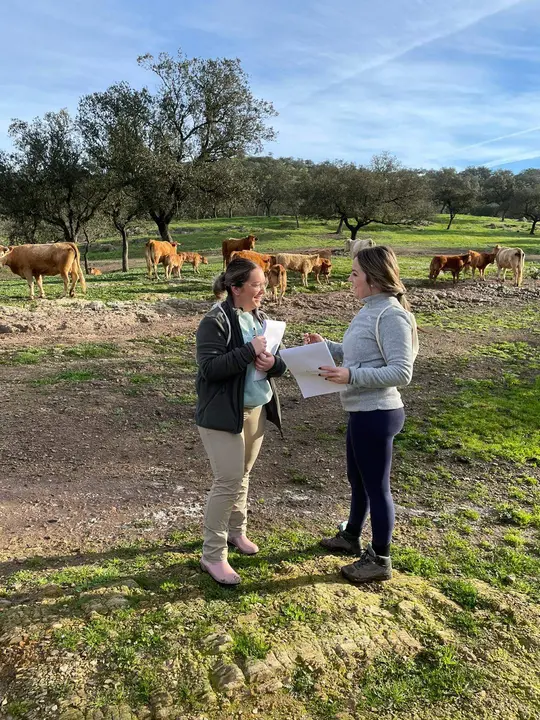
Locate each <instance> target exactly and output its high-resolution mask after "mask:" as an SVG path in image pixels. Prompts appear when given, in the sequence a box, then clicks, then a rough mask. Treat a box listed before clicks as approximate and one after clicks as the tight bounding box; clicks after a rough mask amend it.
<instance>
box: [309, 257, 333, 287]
mask: <svg viewBox="0 0 540 720" xmlns="http://www.w3.org/2000/svg"><path fill="white" fill-rule="evenodd" d="M331 270H332V262H331V261H330V260H327V259H326V258H321V259H320V260H319V262H318V263H315V265H314V266H313V274H314V275H315V279H316V280H317V282H318V283H319V284H320V282H321V278H320V276H321V275H322V276H323V278H324V279H325V282H327V283H329V282H330V272H331Z"/></svg>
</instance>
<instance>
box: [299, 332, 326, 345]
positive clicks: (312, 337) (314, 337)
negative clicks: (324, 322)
mask: <svg viewBox="0 0 540 720" xmlns="http://www.w3.org/2000/svg"><path fill="white" fill-rule="evenodd" d="M318 342H324V338H323V336H322V335H319V333H304V345H313V343H318Z"/></svg>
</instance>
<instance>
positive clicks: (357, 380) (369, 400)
mask: <svg viewBox="0 0 540 720" xmlns="http://www.w3.org/2000/svg"><path fill="white" fill-rule="evenodd" d="M383 311H384V313H383V315H381V312H383ZM380 315H381V317H380V320H379V328H378V329H379V342H380V344H381V347H382V350H383V353H384V355H383V353H381V350H380V348H379V344H378V343H377V338H376V331H375V328H376V324H377V319H378V318H379V316H380ZM413 331H414V332H415V331H416V328H415V326H414V324H413V321H412V319H411V314H410V313H408V312H407V311H406V310H405V309H404V308H403V307H402V306H401V305H400V303H399V301H398V300H397V298H395V297H394V296H393V295H388V294H387V293H379V294H377V295H372V296H370V297H367V298H364V305H363V307H362V308H361V310H360V311H359V312H358V313H357V314H356V315H355V317H354V318H353V320H352V322H351V324H350V325H349V327H348V328H347V331H346V332H345V335H344V336H343V343H335V342H331V341H330V340H326V344H327V345H328V349H329V350H330V353H331V355H332V357H333V358H334V360H336V361H338V362H341V363H342V365H343V367H347V368H349V370H350V374H351V379H350V383H349V384H348V385H345V387H344V389H343V390H342V391H341V393H340V395H341V403H342V405H343V408H344V409H345V410H346V411H347V412H358V411H369V410H395V409H396V408H400V407H403V402H402V400H401V395H400V394H399V392H398V389H397V388H398V387H403V386H405V385H408V384H409V383H410V381H411V378H412V373H413V363H414V357H415V352H414V349H413Z"/></svg>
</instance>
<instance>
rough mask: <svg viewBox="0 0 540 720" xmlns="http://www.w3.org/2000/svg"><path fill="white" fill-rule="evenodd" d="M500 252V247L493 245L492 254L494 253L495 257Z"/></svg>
mask: <svg viewBox="0 0 540 720" xmlns="http://www.w3.org/2000/svg"><path fill="white" fill-rule="evenodd" d="M500 250H502V247H501V246H500V245H495V247H494V248H493V252H494V253H495V257H497V255H498V254H499V251H500Z"/></svg>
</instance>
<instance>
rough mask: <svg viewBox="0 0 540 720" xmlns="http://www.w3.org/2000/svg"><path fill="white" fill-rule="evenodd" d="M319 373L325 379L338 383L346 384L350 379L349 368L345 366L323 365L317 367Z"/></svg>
mask: <svg viewBox="0 0 540 720" xmlns="http://www.w3.org/2000/svg"><path fill="white" fill-rule="evenodd" d="M319 370H320V373H319V375H320V376H321V377H323V378H325V379H326V380H329V381H330V382H333V383H338V385H347V384H348V382H349V380H350V379H351V374H350V372H349V368H346V367H331V366H330V365H323V366H322V367H320V368H319Z"/></svg>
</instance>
